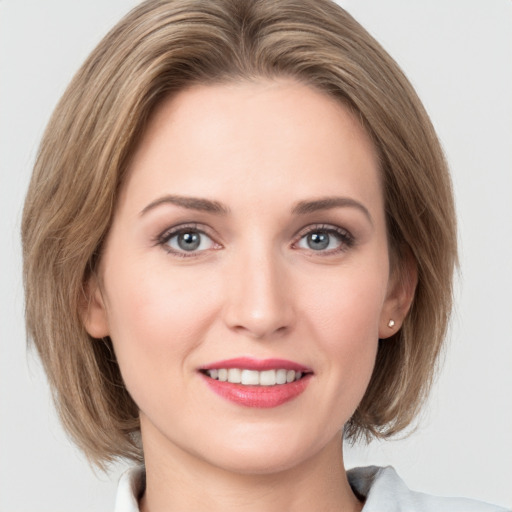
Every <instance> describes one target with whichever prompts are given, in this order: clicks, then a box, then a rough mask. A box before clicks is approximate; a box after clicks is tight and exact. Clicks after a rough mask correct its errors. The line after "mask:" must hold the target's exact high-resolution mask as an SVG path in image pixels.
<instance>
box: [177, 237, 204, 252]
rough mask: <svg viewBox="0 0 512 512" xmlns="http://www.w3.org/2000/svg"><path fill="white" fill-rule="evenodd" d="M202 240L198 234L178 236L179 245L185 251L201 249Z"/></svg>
mask: <svg viewBox="0 0 512 512" xmlns="http://www.w3.org/2000/svg"><path fill="white" fill-rule="evenodd" d="M200 243H201V239H200V237H199V234H198V233H181V234H180V235H179V236H178V245H179V246H180V249H183V250H184V251H193V250H195V249H197V248H198V247H199V244H200Z"/></svg>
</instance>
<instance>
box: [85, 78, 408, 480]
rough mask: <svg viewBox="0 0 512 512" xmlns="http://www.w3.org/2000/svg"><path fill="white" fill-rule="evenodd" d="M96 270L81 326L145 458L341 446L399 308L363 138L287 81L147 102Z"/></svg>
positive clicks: (337, 109)
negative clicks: (120, 392) (125, 404)
mask: <svg viewBox="0 0 512 512" xmlns="http://www.w3.org/2000/svg"><path fill="white" fill-rule="evenodd" d="M99 274H100V277H101V278H100V280H99V282H100V283H101V284H100V285H99V286H97V284H98V283H97V282H96V281H94V280H93V281H91V283H90V284H91V290H93V291H92V294H93V300H92V303H91V306H90V309H89V312H88V315H87V317H86V326H87V328H88V331H89V332H90V334H91V335H93V336H95V337H102V336H107V335H108V336H110V337H111V339H112V342H113V344H114V348H115V352H116V355H117V359H118V361H119V365H120V368H121V372H122V375H123V378H124V381H125V383H126V386H127V389H128V391H129V392H130V394H131V396H132V397H133V399H134V400H135V402H136V403H137V405H138V407H139V408H140V418H141V428H142V436H143V443H144V449H145V452H146V457H147V456H148V453H152V454H153V455H154V456H157V457H158V456H164V457H166V456H172V457H173V458H174V459H173V460H179V457H182V460H185V459H188V460H196V461H197V460H201V461H202V462H206V463H209V464H213V465H215V466H219V467H223V468H226V469H229V470H233V471H237V472H246V473H251V472H255V473H258V472H259V473H261V472H270V471H276V470H280V469H285V468H290V467H293V466H294V465H297V464H300V463H303V462H306V461H308V460H310V459H311V458H312V457H316V456H319V454H321V453H322V452H323V451H324V450H326V449H328V447H329V446H333V443H334V444H336V449H339V439H340V430H341V429H342V427H343V425H344V424H345V422H346V421H347V420H348V419H349V418H350V416H351V415H352V414H353V412H354V410H355V409H356V407H357V405H358V403H359V402H360V400H361V398H362V396H363V394H364V392H365V390H366V387H367V385H368V382H369V379H370V376H371V374H372V370H373V366H374V361H375V355H376V350H377V343H378V339H379V337H380V338H385V337H387V336H389V335H391V334H392V333H393V332H394V331H393V329H391V328H389V327H388V325H387V324H388V321H389V319H390V318H394V319H395V322H397V325H395V327H394V329H396V328H398V323H399V320H400V319H399V318H396V317H394V315H395V314H396V313H397V311H398V308H399V303H400V290H398V289H397V288H398V285H395V284H394V280H393V279H390V268H389V258H388V245H387V238H386V225H385V216H384V204H383V195H382V190H381V184H380V181H379V168H378V160H377V156H376V152H375V150H374V147H373V145H372V143H371V141H370V139H369V137H368V136H367V134H366V133H365V131H364V130H363V128H362V127H361V124H360V123H359V122H358V121H357V119H356V118H355V117H354V116H353V115H351V114H350V113H349V111H348V110H347V109H346V108H345V107H343V106H342V105H341V104H340V103H338V102H336V101H335V100H334V99H331V98H330V97H328V96H326V95H324V94H323V93H321V92H318V91H316V90H314V89H312V88H309V87H307V86H305V85H301V84H298V83H296V82H294V81H288V80H280V81H261V82H255V83H237V84H228V85H215V86H194V87H191V88H190V89H188V90H185V91H182V92H180V93H179V94H177V95H176V96H174V97H173V98H170V99H168V100H167V101H165V102H164V103H163V104H162V105H161V106H160V107H159V108H158V109H157V110H156V112H155V114H154V116H153V118H152V119H151V122H150V123H149V126H148V128H147V131H146V133H145V135H144V137H143V138H142V141H141V142H140V145H139V146H138V149H137V151H136V153H135V155H134V157H133V159H132V161H131V164H130V169H129V173H128V179H127V181H126V182H125V184H124V187H123V189H122V191H121V194H120V197H119V202H118V205H117V210H116V214H115V217H114V222H113V225H112V228H111V230H110V233H109V235H108V238H107V241H106V246H105V250H104V253H103V255H102V259H101V263H100V271H99ZM301 375H302V377H301ZM226 378H227V379H228V380H227V381H226V380H225V379H226ZM240 379H242V382H241V383H240V382H237V381H239V380H240ZM283 381H284V382H285V383H283ZM176 457H178V459H176ZM190 458H192V459H190Z"/></svg>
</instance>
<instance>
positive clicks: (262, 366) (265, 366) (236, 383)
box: [200, 357, 313, 408]
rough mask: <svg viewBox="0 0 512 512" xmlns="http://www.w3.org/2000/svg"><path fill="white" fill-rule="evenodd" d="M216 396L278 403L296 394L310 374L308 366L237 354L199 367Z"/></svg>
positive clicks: (261, 403) (242, 401) (250, 402)
mask: <svg viewBox="0 0 512 512" xmlns="http://www.w3.org/2000/svg"><path fill="white" fill-rule="evenodd" d="M200 373H201V375H202V377H203V379H204V381H205V383H206V384H207V385H208V386H209V388H210V389H211V390H212V391H214V392H215V393H216V394H218V395H219V396H221V397H223V398H225V399H227V400H229V401H231V402H234V403H236V404H238V405H242V406H245V407H259V408H270V407H277V406H279V405H281V404H284V403H285V402H288V401H290V400H292V399H294V398H296V397H297V396H299V395H300V394H301V393H302V392H304V390H305V389H306V387H307V385H308V384H309V382H310V379H311V377H312V375H313V372H312V370H311V369H310V368H308V367H305V366H303V365H300V364H298V363H295V362H293V361H288V360H284V359H264V360H258V359H253V358H247V357H242V358H236V359H228V360H224V361H217V362H215V363H211V364H209V365H207V366H204V367H202V368H200Z"/></svg>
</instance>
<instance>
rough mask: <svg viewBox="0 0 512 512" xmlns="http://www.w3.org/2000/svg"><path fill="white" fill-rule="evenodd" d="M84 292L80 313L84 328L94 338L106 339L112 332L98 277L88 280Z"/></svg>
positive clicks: (93, 276)
mask: <svg viewBox="0 0 512 512" xmlns="http://www.w3.org/2000/svg"><path fill="white" fill-rule="evenodd" d="M84 291H85V294H84V302H83V304H82V306H81V311H80V314H81V317H82V322H83V324H84V327H85V329H86V331H87V332H88V333H89V334H90V335H91V336H92V337H93V338H105V337H106V336H108V335H109V334H110V330H109V326H108V317H107V310H106V308H105V301H104V299H103V295H102V293H101V288H100V286H99V282H98V277H97V276H96V275H92V276H91V277H90V278H89V279H88V281H87V283H86V285H85V290H84Z"/></svg>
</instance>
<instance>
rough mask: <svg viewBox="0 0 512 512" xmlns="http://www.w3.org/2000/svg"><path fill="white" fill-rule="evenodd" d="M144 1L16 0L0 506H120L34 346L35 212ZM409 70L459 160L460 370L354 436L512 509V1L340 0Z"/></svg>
mask: <svg viewBox="0 0 512 512" xmlns="http://www.w3.org/2000/svg"><path fill="white" fill-rule="evenodd" d="M135 3H136V2H134V1H132V0H109V1H108V2H104V1H102V0H88V1H87V2H85V1H73V2H70V1H69V0H46V1H40V0H2V1H1V2H0V195H1V197H0V208H1V214H0V232H1V240H2V242H3V243H2V250H0V258H1V269H2V271H1V283H0V315H1V325H0V511H1V512H14V511H16V512H24V511H27V512H28V511H31V512H34V511H37V512H46V511H48V512H50V511H51V512H59V511H70V510H72V511H74V512H81V511H84V512H85V511H103V510H104V511H109V510H112V509H113V502H114V496H115V488H116V483H117V479H118V476H119V474H120V472H121V471H122V470H123V466H117V467H115V468H113V471H112V472H111V474H109V475H104V474H101V473H96V474H95V473H94V472H93V471H92V470H91V468H90V467H89V466H88V464H87V462H86V461H85V459H84V457H83V456H82V455H81V454H80V453H79V452H78V451H77V449H76V448H74V446H73V445H72V444H71V443H70V442H69V440H68V439H67V438H66V435H65V434H64V433H63V431H62V429H61V427H60V425H59V424H58V422H57V420H56V418H55V414H54V411H53V408H52V405H51V398H50V396H49V392H48V388H47V385H46V381H45V377H44V375H43V374H42V372H41V369H40V367H39V364H38V362H37V358H36V357H34V355H33V354H31V353H28V354H27V353H26V350H25V334H24V328H23V292H22V286H21V261H20V243H19V235H18V233H19V223H20V217H21V209H22V204H23V197H24V194H25V190H26V187H27V184H28V180H29V177H30V172H31V166H32V164H33V161H34V157H35V153H36V150H37V145H38V142H39V139H40V137H41V134H42V131H43V129H44V126H45V124H46V122H47V120H48V117H49V115H50V113H51V111H52V109H53V107H54V106H55V103H56V102H57V100H58V98H59V97H60V95H61V94H62V92H63V91H64V89H65V87H66V84H67V83H68V82H69V80H70V79H71V77H72V75H73V73H74V72H75V71H76V69H77V68H78V66H79V65H80V64H81V62H82V61H83V59H84V58H85V57H86V56H87V54H88V53H89V52H90V51H91V50H92V48H93V47H94V46H95V44H96V43H97V42H98V41H99V39H100V38H101V37H102V35H103V34H104V33H105V32H106V31H107V30H108V29H109V28H110V27H111V26H112V25H113V24H114V23H115V22H116V21H117V20H118V19H119V18H120V16H121V15H122V14H124V13H125V12H127V11H128V10H129V9H130V8H131V7H132V6H133V5H135ZM340 3H341V4H342V5H343V6H345V7H346V8H347V9H348V10H349V11H350V12H351V13H352V14H353V15H354V16H355V17H356V19H358V20H359V21H360V22H361V23H362V24H363V25H364V26H365V27H366V28H367V29H369V31H370V32H371V33H373V35H375V36H376V37H377V39H378V40H379V41H380V42H381V43H382V44H383V45H384V47H385V48H386V49H387V50H388V51H389V52H390V53H391V54H392V55H393V56H394V57H395V59H396V60H397V61H398V62H399V64H400V65H401V66H402V67H403V69H404V70H405V72H406V73H407V75H408V76H409V78H410V79H411V81H412V83H413V85H414V86H415V87H416V88H417V90H418V92H419V94H420V97H421V98H422V99H423V101H424V103H425V105H426V107H427V109H428V111H429V112H430V114H431V117H432V120H433V122H434V124H435V126H436V128H437V130H438V133H439V135H440V137H441V139H442V141H443V145H444V147H445V150H446V154H447V157H448V160H449V163H450V165H451V168H452V173H453V180H454V185H455V191H456V199H457V208H458V213H459V222H460V242H461V278H460V279H459V282H458V288H457V306H456V310H455V315H454V319H453V324H452V329H451V334H450V339H449V349H448V351H447V354H446V362H445V365H444V371H443V373H442V374H441V376H440V378H439V380H438V383H437V385H436V387H435V389H434V393H433V395H432V398H431V400H430V402H429V404H428V407H427V408H426V410H425V412H424V414H423V416H422V418H421V421H420V423H419V426H418V429H417V431H416V432H415V433H414V434H413V435H411V436H410V437H409V438H408V439H405V440H398V441H392V442H374V443H372V444H371V445H370V446H369V447H361V446H356V447H352V448H350V447H347V455H346V458H347V463H348V465H349V466H354V465H360V464H392V465H394V466H395V467H396V468H397V470H398V471H399V473H400V474H401V476H402V477H403V478H404V479H405V480H406V481H407V483H408V484H409V485H410V486H411V487H413V488H416V489H419V490H423V491H425V492H430V493H437V494H443V495H465V496H469V497H474V498H480V499H483V500H487V501H491V502H495V503H500V504H502V505H509V506H510V505H512V468H511V462H512V435H511V432H512V372H511V368H512V320H511V318H512V199H511V196H512V177H511V176H512V93H511V91H512V2H510V0H489V1H487V2H482V1H478V0H431V1H430V2H425V1H419V0H387V1H382V0H345V1H340Z"/></svg>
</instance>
